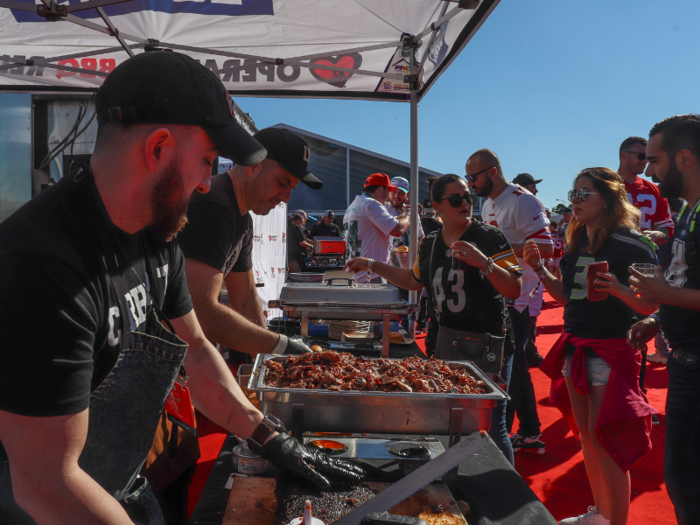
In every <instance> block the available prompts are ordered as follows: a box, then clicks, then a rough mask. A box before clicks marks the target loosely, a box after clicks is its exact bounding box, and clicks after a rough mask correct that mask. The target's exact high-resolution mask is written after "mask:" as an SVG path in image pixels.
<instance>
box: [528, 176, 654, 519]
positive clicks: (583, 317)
mask: <svg viewBox="0 0 700 525" xmlns="http://www.w3.org/2000/svg"><path fill="white" fill-rule="evenodd" d="M569 200H570V201H571V203H572V210H573V215H574V216H573V218H572V220H571V223H570V224H569V227H568V228H567V230H566V240H567V242H568V247H567V249H566V253H565V254H564V256H563V257H562V261H561V274H562V278H561V280H560V279H557V278H555V277H554V276H553V275H552V274H551V273H549V272H548V271H547V269H546V268H545V267H544V266H543V264H542V259H541V258H540V254H539V251H538V249H537V245H536V244H534V243H530V242H528V243H526V244H525V247H524V250H523V258H524V259H525V262H526V263H527V264H529V265H530V266H532V267H533V268H534V270H535V272H536V273H537V274H538V275H539V276H540V277H541V279H542V282H543V283H544V286H545V289H546V290H547V292H549V294H550V295H551V296H552V297H553V298H554V299H556V300H557V301H559V302H560V303H562V304H564V305H565V307H564V330H563V333H562V335H561V337H560V338H559V340H558V341H557V342H556V343H555V345H554V346H553V347H552V349H551V350H550V352H549V354H547V357H546V358H545V360H544V362H543V363H542V364H541V365H540V370H542V371H543V372H544V373H545V374H547V375H548V376H549V377H551V378H552V388H551V397H552V398H553V399H554V400H555V403H556V404H557V406H558V407H559V408H560V409H561V410H562V412H563V413H564V416H565V417H566V419H567V421H568V423H569V425H570V426H571V429H572V431H573V432H574V434H578V436H579V439H580V440H581V447H582V449H583V459H584V464H585V466H586V473H587V474H588V481H589V483H590V486H591V491H592V492H593V500H594V503H595V505H594V506H591V507H589V508H588V512H587V513H585V514H582V515H579V516H577V517H574V518H567V519H564V520H562V521H560V522H559V523H560V524H579V525H605V524H612V525H625V524H626V523H627V515H628V512H629V503H630V476H629V469H630V467H631V466H632V465H634V463H636V462H637V460H639V459H640V458H641V457H642V456H644V455H645V454H646V453H647V452H649V450H651V440H650V435H651V415H652V414H654V413H656V410H654V409H653V408H652V407H651V406H650V405H649V404H648V403H647V401H646V397H645V396H644V394H643V393H642V392H641V390H640V388H639V371H640V368H641V354H640V352H639V350H635V349H633V348H631V347H630V346H628V345H627V343H626V340H625V338H626V335H627V330H628V329H629V328H630V326H632V324H634V323H635V322H636V321H637V314H636V312H639V313H640V314H643V315H649V314H651V313H653V312H654V311H656V308H657V305H655V304H652V303H648V302H645V301H642V300H640V299H639V298H637V297H636V296H635V295H634V294H633V293H632V292H631V291H630V289H629V287H628V286H625V285H623V284H621V283H627V278H628V277H629V269H628V268H629V267H630V266H631V265H632V264H633V263H654V264H655V263H656V255H655V251H656V250H655V247H654V244H653V243H652V242H651V241H650V240H649V239H648V238H647V237H644V236H642V234H641V233H639V229H638V226H637V225H638V223H639V222H638V221H639V210H637V209H636V208H635V207H634V206H632V205H631V204H630V203H629V202H628V200H627V192H626V191H625V186H624V184H623V182H622V179H621V178H620V176H619V175H618V174H617V173H615V172H614V171H612V170H609V169H607V168H589V169H586V170H583V171H582V172H581V173H579V174H578V175H577V176H576V178H575V180H574V189H573V190H572V191H570V192H569ZM603 261H605V262H607V265H608V267H609V270H608V271H607V272H604V271H602V272H597V271H596V272H595V275H592V273H593V272H588V271H587V267H588V265H589V264H592V263H599V262H603ZM591 279H592V280H593V282H592V283H591V282H589V280H591ZM601 292H602V293H601Z"/></svg>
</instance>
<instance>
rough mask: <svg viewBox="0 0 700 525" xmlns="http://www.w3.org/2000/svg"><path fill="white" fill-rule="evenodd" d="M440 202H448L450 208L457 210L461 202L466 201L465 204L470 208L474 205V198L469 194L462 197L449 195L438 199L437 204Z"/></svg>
mask: <svg viewBox="0 0 700 525" xmlns="http://www.w3.org/2000/svg"><path fill="white" fill-rule="evenodd" d="M442 201H447V202H449V203H450V206H452V207H453V208H459V207H460V206H461V205H462V201H466V203H467V204H468V205H469V206H471V205H472V204H473V203H474V198H473V197H472V194H471V193H469V192H467V193H465V194H464V195H450V196H449V197H445V198H444V199H440V201H438V202H442Z"/></svg>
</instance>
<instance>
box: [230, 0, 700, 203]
mask: <svg viewBox="0 0 700 525" xmlns="http://www.w3.org/2000/svg"><path fill="white" fill-rule="evenodd" d="M699 50H700V2H697V1H690V0H670V1H665V2H660V1H658V0H656V1H651V0H637V1H631V0H536V1H529V2H528V1H524V0H502V1H501V3H500V4H499V5H498V7H497V8H496V9H495V11H494V12H493V13H492V14H491V16H490V17H489V18H488V19H487V20H486V22H485V23H484V25H483V26H482V27H481V29H480V30H479V32H478V33H477V34H476V35H475V36H474V38H473V39H472V41H471V42H470V43H469V44H468V45H467V46H466V47H465V49H464V50H463V51H462V53H461V54H460V56H459V57H458V58H457V59H456V60H455V61H454V63H453V64H452V66H451V67H450V68H449V69H448V70H447V71H446V72H445V73H444V74H443V75H442V76H441V77H440V78H439V79H438V81H437V82H436V83H435V85H434V86H433V87H432V89H431V90H430V91H429V92H428V94H427V95H426V96H425V98H424V99H423V101H422V102H421V105H420V116H419V125H420V138H419V148H420V152H419V163H420V165H421V166H423V167H425V168H429V169H433V170H436V171H439V172H443V173H450V172H452V173H458V174H460V175H462V174H464V164H465V161H466V159H467V158H468V157H469V155H470V154H471V153H472V152H474V151H476V150H477V149H479V148H482V147H487V148H490V149H492V150H494V151H495V152H496V153H497V154H498V155H499V157H500V158H501V162H502V164H503V170H504V173H505V175H506V178H508V180H511V179H512V178H513V177H515V175H517V174H518V173H520V172H524V171H525V172H529V173H532V174H533V175H534V176H535V177H536V178H538V179H540V178H541V179H544V181H543V182H542V183H541V184H540V185H539V186H538V188H539V190H540V193H539V195H538V197H540V199H541V200H542V202H543V203H544V204H545V206H547V207H550V208H551V207H552V206H554V205H555V204H557V201H556V199H565V198H566V192H567V191H568V190H569V189H570V187H571V181H572V179H573V177H574V175H575V174H576V173H577V172H578V171H580V170H581V169H583V168H586V167H591V166H606V167H609V168H612V169H617V167H618V153H617V152H618V148H619V145H620V143H621V142H622V140H624V139H625V138H626V137H628V136H630V135H641V136H647V134H648V132H649V129H650V128H651V126H652V125H653V124H654V123H655V122H657V121H659V120H661V119H663V118H665V117H668V116H670V115H673V114H677V113H692V112H700V107H699V106H700V100H699V96H700V90H699V88H700V78H699V77H700V68H698V51H699ZM237 101H238V103H239V104H240V106H241V107H242V108H243V109H244V110H245V111H246V112H249V113H251V115H252V117H253V119H254V120H255V122H256V124H257V125H258V127H259V128H263V127H267V126H270V125H273V124H276V123H279V122H284V123H287V124H290V125H292V126H296V127H299V128H302V129H307V130H309V131H313V132H315V133H319V134H321V135H327V136H330V137H333V138H335V139H337V140H340V141H343V142H348V143H351V144H354V145H357V146H359V147H362V148H366V149H369V150H373V151H377V152H379V153H382V154H384V155H389V156H391V157H395V158H398V159H400V160H403V161H406V162H408V161H409V157H410V149H409V147H410V144H409V106H408V104H397V103H378V102H359V101H329V100H293V99H259V98H242V97H239V98H238V99H237ZM422 197H423V196H421V198H422Z"/></svg>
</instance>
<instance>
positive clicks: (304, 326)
mask: <svg viewBox="0 0 700 525" xmlns="http://www.w3.org/2000/svg"><path fill="white" fill-rule="evenodd" d="M301 335H302V336H303V337H309V312H307V311H303V312H301Z"/></svg>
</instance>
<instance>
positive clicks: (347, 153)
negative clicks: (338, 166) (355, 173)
mask: <svg viewBox="0 0 700 525" xmlns="http://www.w3.org/2000/svg"><path fill="white" fill-rule="evenodd" d="M345 183H346V185H347V194H346V199H345V200H346V202H345V209H346V210H347V209H348V208H349V207H350V148H345Z"/></svg>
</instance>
